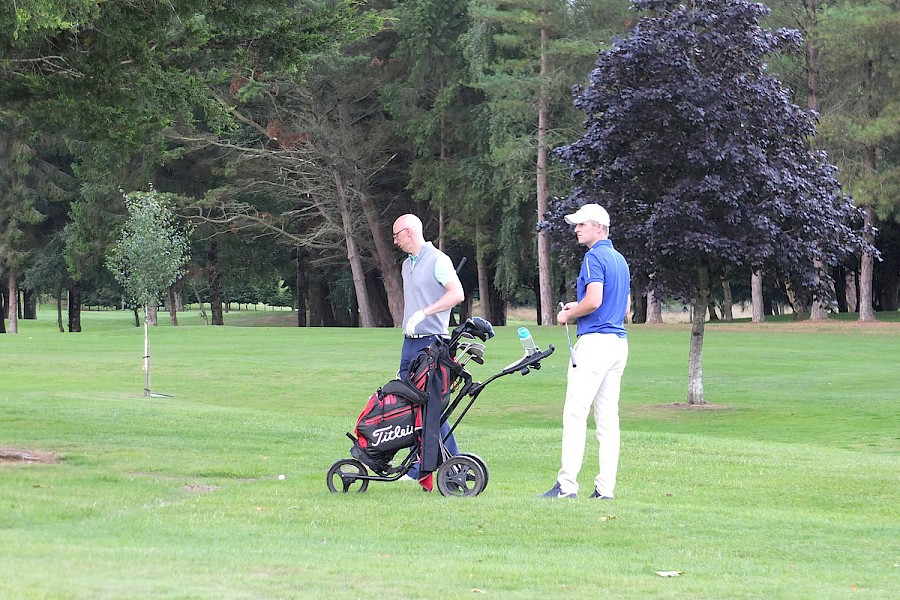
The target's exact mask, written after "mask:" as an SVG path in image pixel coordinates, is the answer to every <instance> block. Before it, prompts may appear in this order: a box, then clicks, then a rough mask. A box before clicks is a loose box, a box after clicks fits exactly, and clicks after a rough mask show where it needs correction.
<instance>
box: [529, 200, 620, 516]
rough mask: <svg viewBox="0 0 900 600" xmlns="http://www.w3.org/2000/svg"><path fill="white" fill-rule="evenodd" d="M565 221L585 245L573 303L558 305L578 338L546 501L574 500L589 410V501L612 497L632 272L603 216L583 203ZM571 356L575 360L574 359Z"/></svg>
mask: <svg viewBox="0 0 900 600" xmlns="http://www.w3.org/2000/svg"><path fill="white" fill-rule="evenodd" d="M566 223H568V224H569V225H574V226H575V235H576V237H577V238H578V243H579V244H583V245H584V246H586V247H587V248H588V251H587V252H586V253H585V255H584V260H583V261H582V262H581V271H580V272H579V274H578V282H577V289H576V298H578V301H577V302H569V303H568V304H566V305H564V306H563V308H562V310H560V311H559V314H557V315H556V320H557V321H558V322H559V323H560V324H562V325H565V324H567V323H570V322H572V321H574V320H576V319H577V320H578V329H577V334H578V341H577V342H576V343H575V347H574V348H573V349H572V357H573V359H572V361H571V362H570V363H569V372H568V383H567V386H566V403H565V406H564V408H563V436H562V466H561V468H560V470H559V474H558V475H557V478H556V484H555V485H554V486H553V487H552V488H551V489H550V490H549V491H547V492H546V493H544V494H541V495H542V496H543V497H545V498H575V497H576V496H577V494H578V472H579V471H580V470H581V465H582V462H583V461H584V447H585V439H584V438H585V433H586V431H587V417H588V413H590V411H591V407H593V409H594V421H595V423H596V427H597V441H598V442H599V444H600V471H599V473H598V474H597V476H596V477H595V478H594V493H593V494H591V498H598V499H602V500H611V499H612V497H613V490H614V488H615V486H616V472H617V471H618V467H619V391H620V389H621V383H622V373H623V372H624V370H625V363H626V362H627V361H628V339H627V338H626V336H625V319H626V317H627V315H628V314H629V313H630V312H631V311H630V307H631V274H630V272H629V269H628V263H627V262H625V258H624V257H623V256H622V255H621V254H620V253H619V252H618V251H617V250H616V249H615V248H613V245H612V242H611V241H610V240H609V213H607V212H606V210H605V209H604V208H603V207H602V206H600V205H599V204H585V205H584V206H582V207H581V208H579V209H578V211H576V212H575V213H573V214H571V215H566ZM576 357H577V358H576Z"/></svg>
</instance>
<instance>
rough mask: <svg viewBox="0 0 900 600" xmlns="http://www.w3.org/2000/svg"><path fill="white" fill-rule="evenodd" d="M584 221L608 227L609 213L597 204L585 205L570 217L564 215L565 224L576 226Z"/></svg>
mask: <svg viewBox="0 0 900 600" xmlns="http://www.w3.org/2000/svg"><path fill="white" fill-rule="evenodd" d="M585 221H594V222H595V223H600V224H601V225H606V226H607V227H609V213H608V212H606V209H605V208H603V207H602V206H600V205H599V204H585V205H584V206H582V207H581V208H579V209H578V210H577V211H575V212H574V213H573V214H571V215H566V223H568V224H569V225H578V224H579V223H584V222H585Z"/></svg>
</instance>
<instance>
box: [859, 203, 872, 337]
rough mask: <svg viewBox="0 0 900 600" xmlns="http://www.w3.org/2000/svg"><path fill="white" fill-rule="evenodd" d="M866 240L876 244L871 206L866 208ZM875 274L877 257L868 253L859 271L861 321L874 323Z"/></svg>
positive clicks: (863, 257) (865, 254)
mask: <svg viewBox="0 0 900 600" xmlns="http://www.w3.org/2000/svg"><path fill="white" fill-rule="evenodd" d="M864 210H865V232H864V234H863V235H864V236H865V238H866V239H867V240H868V241H869V242H870V243H874V242H875V236H874V235H872V233H871V232H872V231H873V227H874V223H875V211H874V210H873V209H872V207H871V206H866V207H865V209H864ZM874 272H875V257H874V256H872V254H870V253H868V252H866V253H864V254H863V255H862V263H861V267H860V271H859V320H860V321H874V320H875V309H874V308H873V306H874V305H873V302H872V299H873V294H872V283H873V282H872V277H873V274H874Z"/></svg>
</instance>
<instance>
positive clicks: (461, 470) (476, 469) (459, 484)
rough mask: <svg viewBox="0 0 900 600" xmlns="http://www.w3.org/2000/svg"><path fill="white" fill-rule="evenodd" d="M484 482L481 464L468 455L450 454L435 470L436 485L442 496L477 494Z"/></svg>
mask: <svg viewBox="0 0 900 600" xmlns="http://www.w3.org/2000/svg"><path fill="white" fill-rule="evenodd" d="M486 484H487V476H486V475H485V474H484V470H483V469H482V468H481V465H479V464H478V462H477V461H476V460H474V459H473V458H471V457H469V456H463V455H457V456H451V457H450V458H448V459H447V460H446V461H444V463H443V464H442V465H441V466H440V467H438V470H437V487H438V490H439V491H440V492H441V495H442V496H477V495H478V494H480V493H481V492H482V491H483V490H484V486H485V485H486Z"/></svg>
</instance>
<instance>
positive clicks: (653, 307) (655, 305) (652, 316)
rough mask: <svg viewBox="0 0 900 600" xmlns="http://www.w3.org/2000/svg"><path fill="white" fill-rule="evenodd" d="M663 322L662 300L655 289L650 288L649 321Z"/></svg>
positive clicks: (648, 298)
mask: <svg viewBox="0 0 900 600" xmlns="http://www.w3.org/2000/svg"><path fill="white" fill-rule="evenodd" d="M662 322H663V318H662V302H660V301H659V298H657V297H656V294H655V293H654V292H653V290H650V291H648V292H647V323H651V324H654V325H658V324H660V323H662Z"/></svg>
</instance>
